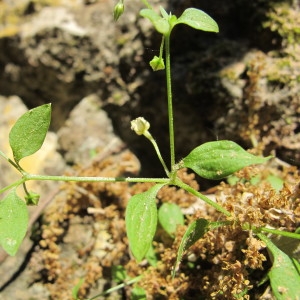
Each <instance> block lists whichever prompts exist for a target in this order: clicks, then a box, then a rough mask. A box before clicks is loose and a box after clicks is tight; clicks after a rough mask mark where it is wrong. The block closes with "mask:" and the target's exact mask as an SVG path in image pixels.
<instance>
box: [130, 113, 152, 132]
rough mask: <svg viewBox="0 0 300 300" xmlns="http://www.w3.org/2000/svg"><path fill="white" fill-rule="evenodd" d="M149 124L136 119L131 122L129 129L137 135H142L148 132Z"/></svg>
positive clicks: (142, 119)
mask: <svg viewBox="0 0 300 300" xmlns="http://www.w3.org/2000/svg"><path fill="white" fill-rule="evenodd" d="M149 128H150V123H149V122H148V121H147V120H145V119H144V118H143V117H139V118H136V119H135V120H132V121H131V129H132V130H133V131H134V132H135V133H136V134H137V135H142V134H145V133H147V132H148V129H149Z"/></svg>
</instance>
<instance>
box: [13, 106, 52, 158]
mask: <svg viewBox="0 0 300 300" xmlns="http://www.w3.org/2000/svg"><path fill="white" fill-rule="evenodd" d="M50 120H51V104H44V105H41V106H38V107H36V108H34V109H31V110H29V111H28V112H26V113H25V114H24V115H22V116H21V117H20V118H19V119H18V120H17V122H16V123H15V125H14V126H13V128H12V129H11V131H10V133H9V143H10V147H11V149H12V151H13V155H14V159H15V161H16V162H17V163H18V162H19V161H20V160H21V159H22V158H24V157H26V156H29V155H31V154H33V153H35V152H36V151H38V150H39V149H40V148H41V147H42V144H43V142H44V140H45V137H46V134H47V131H48V128H49V125H50Z"/></svg>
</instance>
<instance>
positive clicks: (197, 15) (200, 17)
mask: <svg viewBox="0 0 300 300" xmlns="http://www.w3.org/2000/svg"><path fill="white" fill-rule="evenodd" d="M180 23H182V24H186V25H188V26H190V27H193V28H195V29H198V30H203V31H211V32H219V26H218V24H217V23H216V21H215V20H214V19H212V18H211V17H210V16H209V15H208V14H206V13H205V12H204V11H202V10H200V9H196V8H188V9H186V10H185V11H184V12H183V14H182V15H181V16H180V17H179V18H178V19H177V22H176V24H180Z"/></svg>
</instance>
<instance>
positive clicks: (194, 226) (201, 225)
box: [172, 219, 209, 278]
mask: <svg viewBox="0 0 300 300" xmlns="http://www.w3.org/2000/svg"><path fill="white" fill-rule="evenodd" d="M208 226H209V222H208V221H207V220H205V219H198V220H195V221H194V222H192V223H191V224H190V225H189V227H188V229H187V230H186V232H185V233H184V235H183V237H182V240H181V242H180V246H179V249H178V251H177V258H176V263H175V266H174V268H173V272H172V277H173V278H174V277H175V273H176V269H177V267H178V265H179V263H180V261H181V259H182V256H183V254H184V251H186V250H187V249H188V248H190V247H191V246H192V245H193V244H194V243H196V242H197V241H198V240H199V239H200V238H201V237H202V236H203V235H204V234H205V233H206V232H207V230H208Z"/></svg>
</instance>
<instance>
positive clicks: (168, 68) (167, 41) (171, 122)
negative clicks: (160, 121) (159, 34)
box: [165, 34, 175, 172]
mask: <svg viewBox="0 0 300 300" xmlns="http://www.w3.org/2000/svg"><path fill="white" fill-rule="evenodd" d="M165 55H166V82H167V97H168V118H169V137H170V157H171V172H172V170H173V167H174V165H175V138H174V117H173V100H172V82H171V59H170V34H167V35H165Z"/></svg>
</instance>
